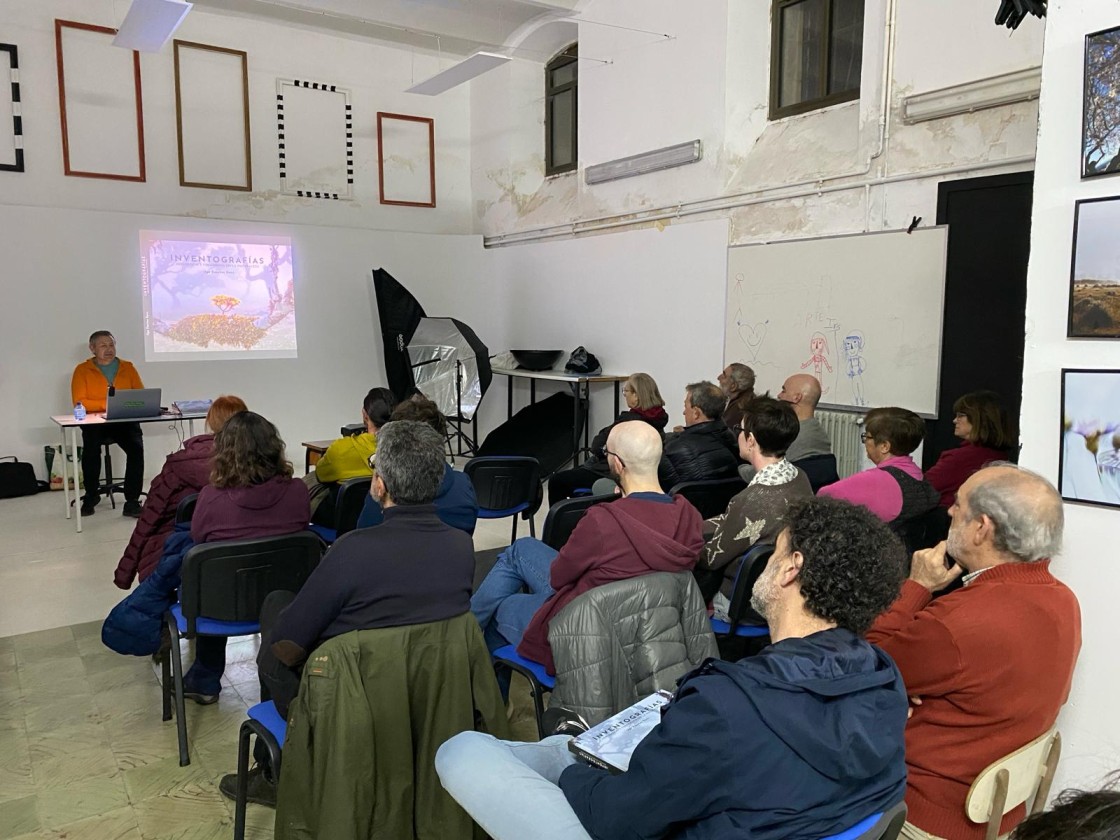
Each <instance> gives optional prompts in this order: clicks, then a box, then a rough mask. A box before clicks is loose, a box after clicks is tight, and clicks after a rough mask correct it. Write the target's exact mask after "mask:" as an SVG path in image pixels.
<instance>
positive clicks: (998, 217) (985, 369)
mask: <svg viewBox="0 0 1120 840" xmlns="http://www.w3.org/2000/svg"><path fill="white" fill-rule="evenodd" d="M1033 189H1034V173H1033V172H1017V173H1015V174H1012V175H994V176H991V177H988V178H969V179H966V180H962V181H945V182H943V183H941V184H938V187H937V224H939V225H948V226H949V254H948V260H947V267H946V275H945V313H944V320H943V322H942V324H943V326H942V338H941V385H940V390H939V399H938V408H939V416H938V418H937V419H936V420H931V421H928V422H927V424H926V426H927V435H926V445H925V448H924V450H923V458H922V460H923V466H924V467H927V468H928V467H929V466H930V465H932V464H933V462H934V461H936V460H937V456H938V455H939V454H941V452H942V450H944V449H948V448H951V447H953V446H956V445H957V443H958V442H959V441H958V440H957V438H955V437H954V436H953V402H954V401H955V400H956V399H957V398H958V397H959V396H961V395H962V394H966V393H968V392H969V391H976V390H980V389H983V388H986V389H990V390H992V391H997V392H999V393H1000V394H1001V395H1002V396H1003V398H1004V400H1006V403H1007V411H1008V413H1009V414H1010V416H1011V417H1012V419H1013V420H1015V421H1016V423H1017V422H1018V417H1019V405H1020V403H1021V402H1022V397H1023V344H1024V335H1023V333H1024V329H1025V323H1026V309H1027V260H1028V258H1029V256H1030V246H1031V198H1032V194H1033Z"/></svg>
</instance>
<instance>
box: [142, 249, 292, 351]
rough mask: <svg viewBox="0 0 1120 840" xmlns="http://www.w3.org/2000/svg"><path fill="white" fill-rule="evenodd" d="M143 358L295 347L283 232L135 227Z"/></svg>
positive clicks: (288, 262) (289, 251)
mask: <svg viewBox="0 0 1120 840" xmlns="http://www.w3.org/2000/svg"><path fill="white" fill-rule="evenodd" d="M140 278H141V282H142V284H143V292H144V358H145V360H146V361H149V362H151V361H161V360H162V361H182V360H202V359H239V358H257V359H283V358H294V357H295V355H296V299H295V278H294V272H293V269H292V241H291V239H289V238H288V237H286V236H229V235H225V234H217V233H175V232H172V231H154V230H145V231H140Z"/></svg>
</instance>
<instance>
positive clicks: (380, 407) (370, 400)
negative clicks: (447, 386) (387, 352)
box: [303, 388, 397, 528]
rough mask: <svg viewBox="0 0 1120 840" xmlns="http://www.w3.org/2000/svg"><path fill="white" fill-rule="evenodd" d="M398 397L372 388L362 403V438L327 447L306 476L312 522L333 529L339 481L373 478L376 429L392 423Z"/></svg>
mask: <svg viewBox="0 0 1120 840" xmlns="http://www.w3.org/2000/svg"><path fill="white" fill-rule="evenodd" d="M396 406H397V398H396V397H395V396H393V392H392V391H390V390H389V389H388V388H372V389H370V392H369V393H368V394H366V398H365V399H364V400H363V401H362V423H363V424H364V425H365V427H366V430H365V431H364V432H362V433H361V434H360V435H345V436H344V437H340V438H339V439H338V440H336V441H335V442H334V443H332V444H331V445H330V446H328V447H327V451H326V452H324V453H323V456H322V457H321V458H320V459H319V460H318V461H317V462H316V463H315V471H314V472H310V473H308V474H307V475H305V476H304V477H303V483H304V484H306V485H307V489H308V491H309V492H310V493H311V521H312V522H314V523H316V524H318V525H324V526H326V527H328V528H333V527H334V508H335V496H336V494H337V490H338V484H339V482H342V481H346V480H347V479H350V478H361V477H362V476H364V475H372V473H373V470H371V469H370V466H369V457H370V456H371V455H372V454H373V453H374V452H376V451H377V430H378V429H380V428H381V427H382V426H384V425H385V424H386V423H388V422H389V417H390V415H392V413H393V409H394V408H396Z"/></svg>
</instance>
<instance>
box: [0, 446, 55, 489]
mask: <svg viewBox="0 0 1120 840" xmlns="http://www.w3.org/2000/svg"><path fill="white" fill-rule="evenodd" d="M9 459H10V460H11V463H8V461H9ZM46 486H47V485H46V483H45V482H39V481H37V480H36V479H35V468H34V467H33V466H31V465H30V464H29V463H27V462H26V461H21V460H19V459H18V458H17V457H16V456H15V455H6V456H4V457H2V458H0V499H14V498H15V497H16V496H32V495H34V494H35V493H38V492H39V491H40V490H44V489H46Z"/></svg>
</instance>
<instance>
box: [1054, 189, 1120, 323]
mask: <svg viewBox="0 0 1120 840" xmlns="http://www.w3.org/2000/svg"><path fill="white" fill-rule="evenodd" d="M1073 214H1074V215H1073V258H1072V261H1071V266H1070V276H1069V318H1068V321H1067V325H1068V326H1067V329H1066V335H1067V336H1068V337H1069V338H1105V339H1109V338H1111V339H1116V338H1120V237H1117V236H1116V231H1117V230H1118V229H1120V227H1118V226H1120V196H1108V197H1105V198H1086V199H1082V200H1081V201H1078V202H1077V203H1076V204H1075V205H1074V210H1073Z"/></svg>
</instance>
